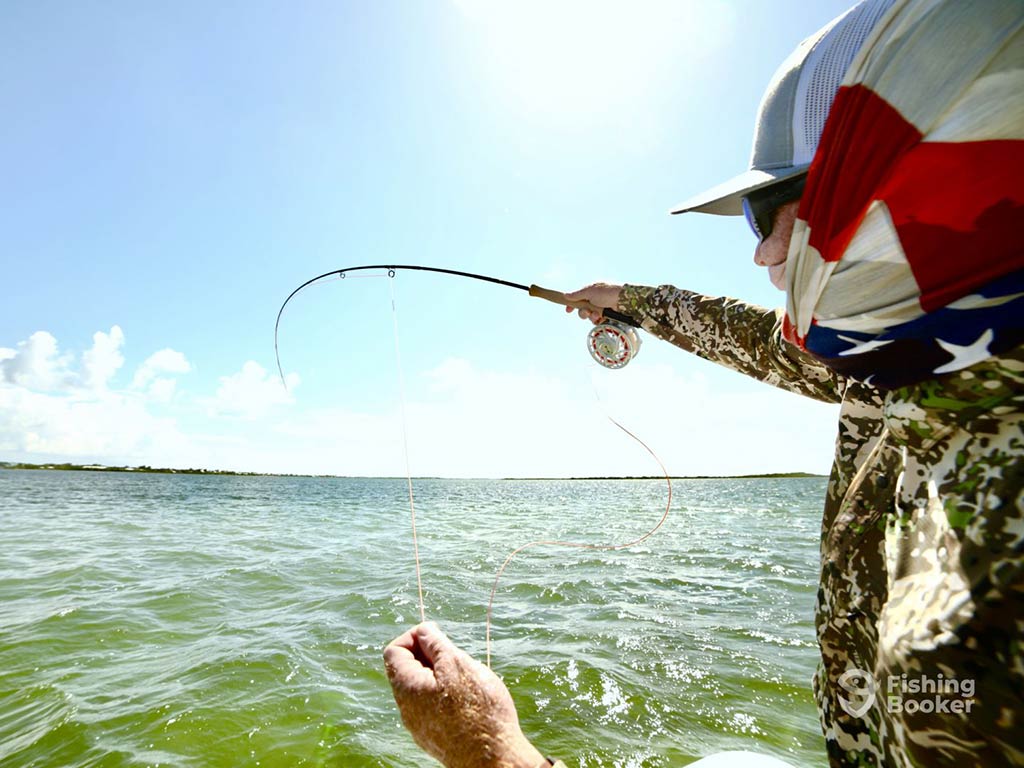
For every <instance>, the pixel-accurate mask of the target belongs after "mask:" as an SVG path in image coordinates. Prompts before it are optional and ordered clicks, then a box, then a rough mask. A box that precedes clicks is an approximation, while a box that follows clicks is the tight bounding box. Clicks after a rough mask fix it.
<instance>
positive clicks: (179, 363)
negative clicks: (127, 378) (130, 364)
mask: <svg viewBox="0 0 1024 768" xmlns="http://www.w3.org/2000/svg"><path fill="white" fill-rule="evenodd" d="M191 371H192V364H191V363H189V361H188V359H187V358H186V357H185V355H184V354H182V353H181V352H178V351H176V350H173V349H161V350H160V351H159V352H154V353H153V354H152V355H150V356H149V357H148V358H147V359H146V361H145V362H144V363H143V364H142V365H140V366H139V367H138V369H137V370H136V371H135V376H134V377H133V378H132V389H137V390H145V391H146V392H147V393H148V394H149V396H150V397H151V398H153V399H154V400H156V401H157V402H161V403H167V402H170V401H171V400H172V399H173V398H174V393H175V391H176V389H177V382H176V381H175V380H174V379H171V378H168V377H166V376H160V374H161V373H172V374H184V373H190V372H191Z"/></svg>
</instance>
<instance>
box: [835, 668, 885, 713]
mask: <svg viewBox="0 0 1024 768" xmlns="http://www.w3.org/2000/svg"><path fill="white" fill-rule="evenodd" d="M839 687H840V688H842V689H843V690H844V691H846V692H847V693H848V694H849V695H850V698H846V697H844V696H839V697H838V698H839V706H841V707H842V708H843V710H844V711H845V712H846V714H848V715H850V716H851V717H864V714H865V713H866V712H867V711H868V710H869V709H870V708H871V705H872V704H874V703H875V693H876V692H877V691H878V683H877V682H876V681H875V678H874V676H873V675H872V674H871V673H870V672H865V671H864V670H863V669H857V668H856V667H853V668H851V669H848V670H846V671H845V672H843V674H841V675H840V676H839Z"/></svg>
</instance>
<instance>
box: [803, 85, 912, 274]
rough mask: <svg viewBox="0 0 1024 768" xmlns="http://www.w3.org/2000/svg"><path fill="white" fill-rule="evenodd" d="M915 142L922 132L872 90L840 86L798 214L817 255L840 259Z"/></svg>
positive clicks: (812, 164) (828, 258) (827, 259)
mask: <svg viewBox="0 0 1024 768" xmlns="http://www.w3.org/2000/svg"><path fill="white" fill-rule="evenodd" d="M920 141H921V132H920V131H918V130H917V128H915V127H914V126H913V125H912V124H911V123H909V122H908V121H907V120H906V119H905V118H904V117H903V115H901V114H900V113H899V112H898V111H897V110H896V108H895V107H893V106H892V105H891V104H889V102H887V101H886V100H885V99H883V98H882V97H880V96H879V95H878V94H876V93H875V92H874V91H872V90H871V89H869V88H866V87H865V86H863V85H853V86H845V87H843V88H840V89H839V92H838V93H837V94H836V98H835V101H834V102H833V104H832V109H831V110H830V111H829V114H828V120H827V121H826V122H825V129H824V131H823V132H822V135H821V141H820V142H819V144H818V151H817V152H816V153H815V155H814V160H813V162H812V163H811V168H810V173H809V175H808V177H807V188H806V189H805V190H804V196H803V199H802V200H801V202H800V211H799V213H798V215H799V217H800V218H801V219H803V220H804V221H806V222H807V223H808V224H809V225H810V229H811V235H810V244H811V245H812V246H814V247H815V248H816V249H817V250H818V252H819V253H820V254H821V257H822V259H824V260H825V261H839V259H840V257H841V256H842V255H843V252H844V251H846V248H847V246H848V245H849V244H850V240H851V239H852V238H853V235H854V233H855V232H856V231H857V228H858V227H859V226H860V223H861V221H862V220H863V218H864V214H865V212H866V211H867V207H868V205H869V204H870V203H871V201H872V200H874V199H875V198H876V197H877V194H876V192H877V190H878V188H879V186H880V185H881V184H882V182H883V181H884V180H885V177H886V176H887V175H888V174H889V173H891V172H892V168H893V165H894V164H895V163H896V162H897V161H898V159H899V158H900V156H901V155H903V154H905V153H906V152H907V150H908V149H910V148H911V147H913V146H914V145H915V144H917V143H919V142H920Z"/></svg>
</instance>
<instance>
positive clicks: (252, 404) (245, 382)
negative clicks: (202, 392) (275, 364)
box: [209, 360, 299, 419]
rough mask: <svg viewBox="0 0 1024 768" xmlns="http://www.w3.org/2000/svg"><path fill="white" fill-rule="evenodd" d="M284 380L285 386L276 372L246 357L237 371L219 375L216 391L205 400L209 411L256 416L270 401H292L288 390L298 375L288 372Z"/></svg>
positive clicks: (265, 409) (297, 381)
mask: <svg viewBox="0 0 1024 768" xmlns="http://www.w3.org/2000/svg"><path fill="white" fill-rule="evenodd" d="M285 381H286V382H287V384H288V389H285V387H284V386H283V385H282V384H281V381H280V379H278V378H277V376H274V375H273V374H270V373H268V372H267V370H266V369H265V368H264V367H263V366H261V365H259V364H258V363H256V362H254V361H252V360H249V361H247V362H246V363H245V364H244V365H243V366H242V370H240V371H239V372H238V373H234V374H231V375H230V376H222V377H221V379H220V387H219V388H218V389H217V395H216V397H215V398H214V399H213V400H212V401H210V402H209V406H210V412H211V413H212V414H214V415H234V416H242V417H245V418H249V419H254V418H257V417H258V416H261V415H262V414H264V413H265V412H266V411H267V409H268V408H270V407H272V406H274V405H285V404H287V403H291V402H294V400H293V398H292V395H291V390H292V389H294V388H295V387H297V386H298V384H299V376H298V374H296V373H289V374H287V375H286V376H285Z"/></svg>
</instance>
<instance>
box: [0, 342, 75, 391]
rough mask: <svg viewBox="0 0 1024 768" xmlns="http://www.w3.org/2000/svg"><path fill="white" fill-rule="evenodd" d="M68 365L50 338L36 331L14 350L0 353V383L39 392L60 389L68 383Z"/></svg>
mask: <svg viewBox="0 0 1024 768" xmlns="http://www.w3.org/2000/svg"><path fill="white" fill-rule="evenodd" d="M68 362H69V361H68V358H67V357H66V356H61V355H60V354H59V352H58V349H57V339H55V338H54V337H53V335H51V334H49V333H47V332H46V331H36V332H35V333H33V334H32V335H31V336H29V337H28V339H27V340H26V341H22V342H19V343H18V348H17V349H16V350H14V349H6V348H5V349H3V350H2V355H0V381H3V382H7V383H9V384H16V385H19V386H22V387H27V388H29V389H34V390H41V391H49V390H54V389H61V388H63V387H66V386H67V385H68V384H69V383H70V374H69V371H68Z"/></svg>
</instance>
